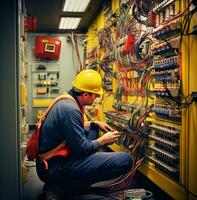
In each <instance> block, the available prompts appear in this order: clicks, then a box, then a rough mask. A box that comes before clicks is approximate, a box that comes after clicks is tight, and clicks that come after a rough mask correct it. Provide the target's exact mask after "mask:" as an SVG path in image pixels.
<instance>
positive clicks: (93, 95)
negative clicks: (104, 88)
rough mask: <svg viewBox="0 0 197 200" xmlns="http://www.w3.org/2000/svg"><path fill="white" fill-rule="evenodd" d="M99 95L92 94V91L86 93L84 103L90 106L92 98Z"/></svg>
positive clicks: (92, 101)
mask: <svg viewBox="0 0 197 200" xmlns="http://www.w3.org/2000/svg"><path fill="white" fill-rule="evenodd" d="M99 96H100V95H98V94H93V93H87V96H86V105H87V106H90V105H92V104H93V103H94V100H95V99H96V98H97V97H99Z"/></svg>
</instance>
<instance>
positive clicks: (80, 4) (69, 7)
mask: <svg viewBox="0 0 197 200" xmlns="http://www.w3.org/2000/svg"><path fill="white" fill-rule="evenodd" d="M89 2H90V0H65V4H64V8H63V11H64V12H84V11H85V9H86V7H87V6H88V4H89Z"/></svg>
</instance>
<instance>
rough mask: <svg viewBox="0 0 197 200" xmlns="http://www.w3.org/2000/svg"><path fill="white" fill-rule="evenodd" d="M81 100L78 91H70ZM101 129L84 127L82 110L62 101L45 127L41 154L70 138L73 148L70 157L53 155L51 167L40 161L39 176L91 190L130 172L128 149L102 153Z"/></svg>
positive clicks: (70, 188) (75, 188) (68, 187)
mask: <svg viewBox="0 0 197 200" xmlns="http://www.w3.org/2000/svg"><path fill="white" fill-rule="evenodd" d="M68 93H69V94H70V95H71V96H72V97H74V99H75V100H76V101H77V103H78V104H79V107H80V103H79V101H78V100H77V98H76V95H75V93H74V91H73V90H72V89H71V90H70V91H69V92H68ZM97 137H98V128H97V127H96V126H95V125H93V126H92V127H90V129H89V130H86V129H85V128H84V126H83V118H82V113H81V111H80V110H79V109H78V108H77V106H76V105H75V104H74V102H73V101H71V100H69V99H63V100H60V101H59V102H58V103H57V104H55V106H54V107H53V108H52V109H51V111H50V112H49V114H48V116H47V118H46V119H45V121H44V123H43V124H42V126H41V132H40V136H39V153H44V152H47V151H48V150H50V149H53V148H54V147H56V146H57V145H58V144H59V143H61V141H63V140H66V141H67V143H68V146H69V148H70V150H71V155H70V156H69V157H68V158H52V159H51V160H49V161H48V166H49V168H48V170H45V168H44V164H43V163H42V162H41V161H40V160H37V162H36V168H37V173H38V176H39V177H40V179H41V180H42V181H44V182H45V183H53V184H54V183H58V184H63V185H64V186H65V189H66V190H67V191H68V192H78V191H82V190H84V189H87V188H88V187H89V186H91V185H92V184H94V183H97V182H100V181H106V180H109V179H113V178H116V177H118V176H120V175H122V174H126V173H127V172H128V171H129V170H130V169H131V168H132V164H133V160H132V157H131V156H130V154H129V153H126V152H116V153H115V152H100V151H99V144H98V142H97V141H96V138H97Z"/></svg>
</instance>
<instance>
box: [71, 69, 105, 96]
mask: <svg viewBox="0 0 197 200" xmlns="http://www.w3.org/2000/svg"><path fill="white" fill-rule="evenodd" d="M72 84H73V86H74V87H75V88H77V89H79V90H82V91H85V92H90V93H94V94H103V89H102V79H101V76H100V74H99V73H98V72H97V71H95V70H93V69H85V70H82V71H81V72H80V73H79V74H77V76H76V77H75V80H74V81H73V82H72Z"/></svg>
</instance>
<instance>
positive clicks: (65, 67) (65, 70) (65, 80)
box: [27, 33, 83, 125]
mask: <svg viewBox="0 0 197 200" xmlns="http://www.w3.org/2000/svg"><path fill="white" fill-rule="evenodd" d="M38 35H47V34H32V33H31V34H28V37H27V46H28V48H27V56H28V66H29V68H28V74H29V84H28V97H27V98H28V122H29V124H30V125H34V124H35V123H36V118H35V113H34V111H35V109H34V108H32V106H31V104H32V92H31V91H32V83H31V75H32V73H31V63H32V61H33V60H36V59H35V57H34V55H33V47H34V39H35V36H38ZM48 36H49V37H50V36H57V37H59V39H60V40H61V42H62V46H61V54H60V58H59V60H58V61H49V63H50V62H52V63H57V64H59V68H60V79H59V80H60V92H61V93H62V92H64V91H68V90H69V89H70V88H71V87H72V80H73V79H74V77H75V74H76V67H77V66H78V61H77V59H76V56H75V52H74V49H73V46H72V43H71V40H70V39H68V37H67V36H66V35H55V34H50V35H48ZM80 44H81V43H80V42H79V50H80V54H81V55H80V57H81V59H83V47H82V45H80ZM46 63H47V62H46Z"/></svg>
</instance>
